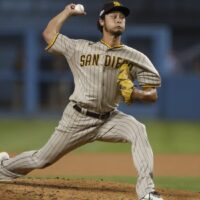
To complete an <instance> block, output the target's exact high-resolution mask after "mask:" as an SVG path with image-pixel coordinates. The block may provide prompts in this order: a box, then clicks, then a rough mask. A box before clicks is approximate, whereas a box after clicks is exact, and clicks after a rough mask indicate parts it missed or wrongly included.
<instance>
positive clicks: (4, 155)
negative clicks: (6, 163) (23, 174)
mask: <svg viewBox="0 0 200 200" xmlns="http://www.w3.org/2000/svg"><path fill="white" fill-rule="evenodd" d="M9 158H10V156H9V155H8V153H7V152H1V153H0V163H1V162H2V161H3V160H7V159H9Z"/></svg>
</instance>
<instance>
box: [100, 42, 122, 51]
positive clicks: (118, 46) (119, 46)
mask: <svg viewBox="0 0 200 200" xmlns="http://www.w3.org/2000/svg"><path fill="white" fill-rule="evenodd" d="M100 42H101V43H102V44H104V45H106V46H107V47H108V48H109V49H116V48H121V47H123V46H124V45H122V44H120V45H117V46H114V47H111V46H110V45H109V44H107V43H106V42H105V41H103V40H100Z"/></svg>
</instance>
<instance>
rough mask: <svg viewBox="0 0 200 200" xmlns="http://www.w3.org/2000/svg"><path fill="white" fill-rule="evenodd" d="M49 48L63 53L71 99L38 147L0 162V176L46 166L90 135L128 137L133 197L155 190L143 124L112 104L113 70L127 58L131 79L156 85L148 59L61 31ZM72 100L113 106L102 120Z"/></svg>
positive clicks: (95, 107)
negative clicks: (134, 178)
mask: <svg viewBox="0 0 200 200" xmlns="http://www.w3.org/2000/svg"><path fill="white" fill-rule="evenodd" d="M48 51H56V52H59V53H61V54H63V55H64V56H65V57H66V59H67V61H68V63H69V66H70V68H71V70H72V73H73V76H74V81H75V90H74V92H73V94H72V95H71V97H70V100H71V102H70V103H69V104H68V105H67V107H66V109H65V111H64V112H63V116H62V119H61V120H60V122H59V125H58V126H57V127H56V129H55V132H54V134H53V135H52V137H51V138H50V139H49V141H48V142H47V143H46V144H45V145H44V146H43V147H42V148H41V149H39V150H35V151H28V152H24V153H21V154H19V155H17V156H16V157H13V158H10V159H7V160H4V161H2V162H1V164H0V181H1V180H10V179H14V178H18V177H21V176H24V175H26V174H28V173H29V172H31V171H32V170H34V169H38V168H44V167H47V166H49V165H51V164H53V163H54V162H56V161H57V160H58V159H60V158H61V157H62V156H63V155H65V154H66V153H68V152H70V151H72V150H73V149H75V148H77V147H79V146H81V145H83V144H86V143H89V142H93V141H95V140H99V141H107V142H130V143H131V144H132V146H131V151H132V156H133V160H134V164H135V167H136V169H137V172H138V179H137V185H136V191H137V194H138V198H139V199H141V198H142V197H144V196H145V195H146V194H148V193H149V192H152V191H154V182H153V178H152V172H153V153H152V150H151V146H150V144H149V141H148V137H147V133H146V129H145V126H144V125H143V124H142V123H140V122H139V121H137V120H136V119H135V118H134V117H133V116H130V115H127V114H125V113H123V112H120V111H118V110H117V109H116V107H117V105H118V103H119V101H120V99H121V97H120V92H119V88H118V85H117V75H118V72H119V71H118V67H119V66H120V65H121V64H122V63H124V62H126V63H128V65H129V67H130V71H131V75H132V79H133V80H137V81H138V84H139V85H140V86H141V87H146V86H147V87H149V86H151V87H158V86H160V76H159V74H158V72H157V71H156V69H155V68H154V66H153V65H152V63H151V62H150V61H149V59H148V58H147V57H146V56H145V55H144V54H142V53H140V52H138V51H137V50H135V49H133V48H130V47H128V46H126V45H120V46H118V47H114V48H110V47H109V46H108V45H106V44H105V43H104V42H103V41H99V42H96V43H94V42H90V41H87V40H73V39H69V38H68V37H66V36H64V35H62V34H58V35H57V37H56V38H55V40H54V41H53V43H52V44H51V45H50V46H49V47H48ZM75 102H76V103H77V104H79V105H80V106H81V107H83V108H85V109H87V110H89V111H93V112H97V113H103V112H108V111H111V110H114V111H113V112H112V114H111V115H110V116H109V118H107V119H104V120H102V119H98V118H94V117H91V116H87V115H85V114H83V113H80V112H78V111H77V110H75V109H74V105H75ZM105 164H106V163H105Z"/></svg>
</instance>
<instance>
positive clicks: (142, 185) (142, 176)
mask: <svg viewBox="0 0 200 200" xmlns="http://www.w3.org/2000/svg"><path fill="white" fill-rule="evenodd" d="M137 132H138V134H136V138H135V141H133V142H132V147H131V148H132V156H133V160H134V163H135V167H136V169H137V172H138V179H137V184H136V191H137V194H138V197H139V199H141V198H142V197H144V196H145V195H146V194H148V193H149V192H152V191H154V187H155V186H154V182H153V152H152V149H151V146H150V144H149V141H148V138H147V134H146V128H145V126H144V125H143V124H141V123H140V125H139V124H138V125H137Z"/></svg>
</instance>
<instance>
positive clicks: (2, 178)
mask: <svg viewBox="0 0 200 200" xmlns="http://www.w3.org/2000/svg"><path fill="white" fill-rule="evenodd" d="M9 158H10V156H9V155H8V153H7V152H1V153H0V182H8V181H12V180H13V179H12V178H10V177H7V176H6V175H5V174H4V173H3V166H2V165H1V163H2V161H3V160H8V159H9Z"/></svg>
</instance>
